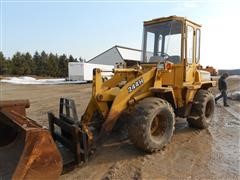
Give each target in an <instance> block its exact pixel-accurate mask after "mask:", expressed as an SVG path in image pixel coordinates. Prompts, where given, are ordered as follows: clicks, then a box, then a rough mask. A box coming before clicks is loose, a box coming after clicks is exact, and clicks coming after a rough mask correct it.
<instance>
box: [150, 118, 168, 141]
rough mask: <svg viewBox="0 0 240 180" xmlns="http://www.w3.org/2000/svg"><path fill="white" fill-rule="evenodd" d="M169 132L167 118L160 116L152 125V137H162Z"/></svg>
mask: <svg viewBox="0 0 240 180" xmlns="http://www.w3.org/2000/svg"><path fill="white" fill-rule="evenodd" d="M166 130H167V118H166V116H164V115H161V114H158V115H157V116H155V118H154V119H153V121H152V123H151V136H152V137H154V138H160V137H162V136H163V135H164V134H165V132H166Z"/></svg>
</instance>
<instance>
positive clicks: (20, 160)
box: [0, 100, 63, 180]
mask: <svg viewBox="0 0 240 180" xmlns="http://www.w3.org/2000/svg"><path fill="white" fill-rule="evenodd" d="M29 106H30V105H29V101H28V100H14V101H0V179H18V180H19V179H20V180H21V179H34V180H35V179H58V178H59V176H60V174H61V172H62V164H63V163H62V159H61V155H60V153H59V151H58V149H57V147H56V145H55V142H54V141H53V139H52V137H51V134H50V133H49V131H48V130H47V129H44V128H42V127H41V126H40V125H38V124H37V123H36V122H35V121H33V120H31V119H29V118H27V117H26V111H25V108H28V107H29Z"/></svg>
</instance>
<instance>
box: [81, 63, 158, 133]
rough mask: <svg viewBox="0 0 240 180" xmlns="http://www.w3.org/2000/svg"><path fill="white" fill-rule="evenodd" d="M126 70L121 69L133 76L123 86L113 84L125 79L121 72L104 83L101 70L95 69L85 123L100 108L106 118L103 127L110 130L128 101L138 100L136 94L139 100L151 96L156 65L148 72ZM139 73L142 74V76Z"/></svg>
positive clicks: (127, 75) (84, 118)
mask: <svg viewBox="0 0 240 180" xmlns="http://www.w3.org/2000/svg"><path fill="white" fill-rule="evenodd" d="M124 70H125V69H122V70H121V71H122V72H121V74H122V75H123V72H124V73H125V75H126V77H130V76H131V75H132V78H131V79H130V80H129V81H127V83H126V84H125V85H124V86H123V87H113V86H112V83H114V86H116V84H117V83H116V82H118V83H120V82H121V81H122V80H123V79H124V78H123V77H121V76H119V73H117V72H116V74H115V75H114V76H113V78H112V79H110V80H109V81H106V82H104V83H103V82H102V80H101V73H100V72H101V71H100V70H95V73H94V77H93V79H94V80H93V87H94V89H93V96H92V99H91V101H90V103H89V105H88V107H87V110H86V112H85V114H84V115H83V122H84V124H86V123H88V122H90V121H91V118H92V114H93V113H94V111H95V110H98V111H99V112H101V113H102V115H103V118H104V120H105V121H104V123H103V125H102V128H103V130H105V131H107V132H109V131H111V130H112V128H113V126H114V124H115V122H116V121H117V119H118V118H119V116H120V115H121V113H122V112H123V110H125V109H126V108H127V107H128V103H129V102H131V101H135V100H136V98H135V99H134V97H135V96H136V97H138V98H137V99H138V100H140V99H142V98H145V97H147V96H150V94H151V92H150V91H149V88H150V87H151V86H152V84H153V83H154V79H155V74H156V67H153V68H151V69H149V70H148V71H146V72H140V71H137V70H135V69H132V70H129V69H127V71H124ZM129 74H130V75H129ZM134 74H135V75H134ZM138 74H140V76H139V75H138ZM133 75H134V76H135V77H134V76H133ZM106 85H107V86H108V87H107V86H106ZM109 86H110V87H109ZM109 103H111V106H109ZM87 131H88V130H87ZM89 135H90V134H89ZM90 136H91V135H90Z"/></svg>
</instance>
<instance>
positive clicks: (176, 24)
mask: <svg viewBox="0 0 240 180" xmlns="http://www.w3.org/2000/svg"><path fill="white" fill-rule="evenodd" d="M200 28H201V26H200V25H199V24H197V23H194V22H192V21H190V20H187V19H186V18H184V17H177V16H170V17H163V18H158V19H153V20H150V21H146V22H144V30H143V46H142V47H143V49H142V61H141V62H138V63H136V64H135V65H132V66H126V67H124V68H116V69H114V70H113V73H114V75H113V77H112V78H111V79H109V80H103V78H102V75H101V74H102V71H101V70H100V69H94V70H93V82H92V97H91V99H90V101H89V104H88V106H87V109H86V111H85V113H84V114H83V115H82V117H81V118H80V119H78V116H77V113H76V107H75V104H74V101H72V100H69V99H64V98H61V100H60V110H59V116H58V117H56V116H55V115H54V114H52V113H49V114H48V119H49V131H47V130H46V129H42V128H41V127H39V126H38V125H37V124H36V123H34V122H32V121H31V120H29V119H28V118H26V117H25V116H24V115H21V122H23V124H20V123H18V120H17V119H18V118H17V117H16V116H15V115H9V116H8V115H6V112H5V111H4V108H3V109H0V113H1V119H0V122H1V128H2V127H3V130H4V129H5V128H6V130H5V131H2V130H1V138H0V140H1V142H0V145H1V147H0V154H1V156H5V157H4V158H5V161H6V162H9V161H11V162H12V164H13V165H11V167H12V168H11V171H9V172H8V175H7V176H6V177H15V178H18V179H21V178H23V179H24V178H25V177H32V176H33V175H32V174H33V172H37V171H38V170H37V168H40V169H44V168H46V171H45V175H47V174H48V173H49V177H50V176H51V175H55V177H57V176H58V175H59V173H60V169H61V165H62V161H63V166H64V167H70V165H72V164H80V163H81V162H86V161H88V158H89V156H90V155H91V154H92V153H94V151H95V149H96V147H97V146H96V144H97V143H98V142H99V139H100V138H101V137H102V136H103V135H104V134H106V133H109V132H111V130H112V129H113V127H114V125H115V124H116V122H117V121H118V120H119V119H121V118H122V117H123V115H124V114H127V116H124V117H127V125H128V134H129V139H130V140H131V141H132V143H133V145H135V146H136V147H137V148H140V149H142V150H143V151H145V152H147V153H151V152H155V151H158V150H161V149H162V148H163V147H164V146H166V144H167V143H168V142H169V141H170V140H171V137H172V135H173V133H174V125H175V117H184V118H187V121H188V123H189V126H191V127H194V128H200V129H204V128H207V127H208V126H209V123H210V121H211V119H212V116H213V113H214V98H213V95H212V94H211V93H210V91H209V88H211V87H214V86H216V82H215V81H212V80H211V78H210V73H209V72H206V71H203V70H199V69H198V66H199V60H200V36H201V31H200ZM1 103H3V104H4V102H1ZM0 107H1V106H0ZM2 107H4V105H2ZM10 110H11V108H10ZM9 113H10V114H11V113H13V112H12V111H11V112H9ZM10 122H11V123H10ZM4 126H6V127H4ZM15 127H17V128H18V129H19V131H21V133H22V134H24V136H23V135H21V136H16V135H15V134H14V133H13V134H12V133H10V134H9V141H5V138H4V136H5V133H6V134H8V133H9V132H10V129H12V130H13V131H15ZM27 129H31V130H33V129H35V130H39V131H38V133H39V134H44V136H45V137H46V138H44V136H41V137H42V138H43V139H40V140H37V141H36V140H33V138H31V134H29V136H26V135H25V134H26V132H27ZM34 134H35V135H37V133H34ZM18 138H22V140H16V139H18ZM15 141H20V144H19V146H21V150H20V149H15V150H16V152H17V153H18V156H16V157H15V156H11V153H10V152H8V153H10V154H8V153H7V152H6V150H5V149H7V148H8V147H9V146H11V144H12V143H13V142H15ZM39 141H41V142H42V144H40V145H39V148H38V151H39V153H40V152H41V153H42V155H41V156H34V152H32V151H34V148H35V147H36V146H35V145H38V143H39ZM45 141H47V142H45ZM29 143H30V144H32V146H29V149H28V155H26V154H23V152H24V150H22V149H24V148H26V147H25V146H26V145H27V144H29ZM44 143H46V144H48V145H46V146H45V144H44ZM13 147H14V146H13ZM31 148H32V149H31ZM46 149H48V151H47V152H45V150H46ZM57 149H58V150H57ZM50 151H51V152H52V154H51V155H49V152H50ZM59 154H61V157H62V158H59V157H60V155H59ZM10 156H11V157H10ZM45 157H49V159H47V160H49V162H48V161H47V162H46V163H45V161H44V162H42V161H41V159H42V158H45ZM1 158H2V157H1ZM34 158H37V160H39V161H37V160H36V161H35V160H32V163H27V162H26V163H25V164H23V163H21V162H20V161H21V160H22V159H34ZM54 158H55V159H56V161H54V162H55V163H53V162H52V161H51V159H54ZM40 161H41V162H40ZM33 162H36V164H34V163H33ZM38 162H39V164H38ZM0 165H1V166H0V170H1V171H0V177H5V174H4V172H3V171H2V169H1V168H4V164H0ZM49 167H51V168H52V169H54V167H55V171H48V168H49ZM32 169H34V171H32ZM21 170H22V171H24V173H23V172H21ZM19 173H20V174H21V173H22V174H24V176H23V175H21V176H19V177H18V175H19ZM35 176H36V178H37V177H38V176H39V177H41V176H40V175H39V173H36V174H35Z"/></svg>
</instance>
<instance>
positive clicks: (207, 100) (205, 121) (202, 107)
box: [187, 89, 215, 129]
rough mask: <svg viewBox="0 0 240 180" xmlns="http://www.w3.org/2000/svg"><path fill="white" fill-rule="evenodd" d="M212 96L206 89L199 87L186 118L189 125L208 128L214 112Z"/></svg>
mask: <svg viewBox="0 0 240 180" xmlns="http://www.w3.org/2000/svg"><path fill="white" fill-rule="evenodd" d="M214 107H215V104H214V97H213V95H212V93H210V92H209V91H207V90H203V89H200V90H199V91H198V92H197V93H196V95H195V97H194V102H193V105H192V108H191V113H190V116H189V117H188V118H187V121H188V124H189V126H190V127H193V128H198V129H206V128H208V126H209V124H210V122H211V120H212V117H213V113H214Z"/></svg>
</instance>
